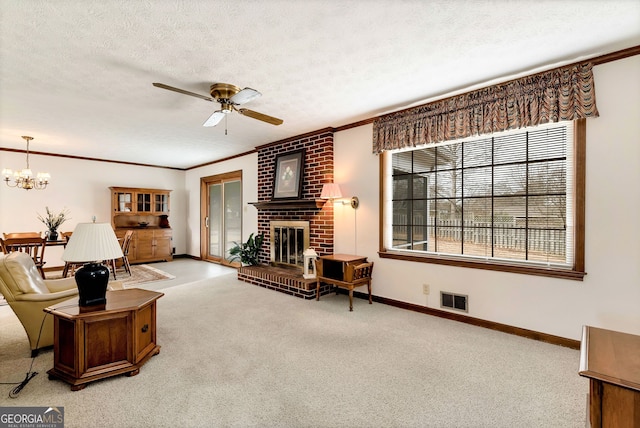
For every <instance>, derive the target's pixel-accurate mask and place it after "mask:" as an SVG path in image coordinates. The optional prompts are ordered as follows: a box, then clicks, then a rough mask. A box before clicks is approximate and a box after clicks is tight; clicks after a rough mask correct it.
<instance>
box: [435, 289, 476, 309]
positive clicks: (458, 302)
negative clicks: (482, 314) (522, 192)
mask: <svg viewBox="0 0 640 428" xmlns="http://www.w3.org/2000/svg"><path fill="white" fill-rule="evenodd" d="M468 300H469V296H464V295H462V294H453V293H445V292H444V291H441V292H440V307H441V308H449V309H455V310H458V311H464V312H469V310H468V308H467V301H468Z"/></svg>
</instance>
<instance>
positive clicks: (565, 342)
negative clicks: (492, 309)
mask: <svg viewBox="0 0 640 428" xmlns="http://www.w3.org/2000/svg"><path fill="white" fill-rule="evenodd" d="M339 292H340V293H344V294H346V293H347V290H343V289H339ZM353 295H354V297H357V298H359V299H365V300H368V299H369V295H368V294H366V293H363V292H360V291H354V293H353ZM372 299H373V301H374V302H378V303H382V304H385V305H389V306H395V307H396V308H401V309H406V310H409V311H413V312H419V313H422V314H426V315H433V316H436V317H440V318H446V319H449V320H452V321H458V322H463V323H466V324H471V325H475V326H478V327H483V328H488V329H490V330H496V331H500V332H502V333H508V334H514V335H516V336H521V337H526V338H527V339H533V340H538V341H540V342H545V343H550V344H552V345H558V346H564V347H566V348H571V349H580V341H579V340H573V339H567V338H566V337H560V336H554V335H552V334H547V333H541V332H539V331H534V330H528V329H526V328H520V327H514V326H511V325H507V324H501V323H497V322H493V321H487V320H483V319H480V318H474V317H470V316H467V315H461V314H456V313H452V312H448V311H443V310H440V309H434V308H429V307H426V306H420V305H414V304H412V303H406V302H401V301H399V300H394V299H389V298H386V297H380V296H372Z"/></svg>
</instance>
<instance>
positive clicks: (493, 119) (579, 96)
mask: <svg viewBox="0 0 640 428" xmlns="http://www.w3.org/2000/svg"><path fill="white" fill-rule="evenodd" d="M592 68H593V65H592V64H591V63H582V64H574V65H571V66H567V67H561V68H556V69H554V70H550V71H546V72H543V73H538V74H534V75H532V76H527V77H523V78H520V79H516V80H512V81H509V82H507V83H503V84H498V85H495V86H490V87H487V88H483V89H479V90H477V91H473V92H468V93H465V94H462V95H457V96H454V97H451V98H447V99H444V100H441V101H436V102H433V103H429V104H425V105H422V106H419V107H415V108H412V109H409V110H403V111H399V112H397V113H391V114H388V115H385V116H382V117H379V118H376V119H375V120H374V122H373V152H374V153H381V152H383V151H385V150H392V149H400V148H404V147H415V146H421V145H424V144H432V143H438V142H442V141H448V140H454V139H457V138H465V137H469V136H472V135H479V134H490V133H493V132H499V131H506V130H508V129H515V128H522V127H525V126H534V125H540V124H543V123H549V122H559V121H563V120H575V119H582V118H587V117H598V110H597V108H596V94H595V89H594V84H593V72H592Z"/></svg>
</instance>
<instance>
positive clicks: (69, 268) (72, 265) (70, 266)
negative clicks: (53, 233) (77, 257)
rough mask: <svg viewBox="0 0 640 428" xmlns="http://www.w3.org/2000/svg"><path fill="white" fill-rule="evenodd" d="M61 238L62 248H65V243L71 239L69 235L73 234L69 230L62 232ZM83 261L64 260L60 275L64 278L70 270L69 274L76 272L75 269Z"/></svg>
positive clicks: (79, 266) (80, 265)
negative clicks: (62, 241)
mask: <svg viewBox="0 0 640 428" xmlns="http://www.w3.org/2000/svg"><path fill="white" fill-rule="evenodd" d="M61 235H62V239H64V244H63V246H64V248H67V244H68V243H69V239H71V235H73V231H71V232H62V234H61ZM83 264H84V263H74V262H64V269H62V277H63V278H66V277H67V275H69V272H71V276H73V275H74V274H75V272H76V269H78V268H81V267H82V265H83Z"/></svg>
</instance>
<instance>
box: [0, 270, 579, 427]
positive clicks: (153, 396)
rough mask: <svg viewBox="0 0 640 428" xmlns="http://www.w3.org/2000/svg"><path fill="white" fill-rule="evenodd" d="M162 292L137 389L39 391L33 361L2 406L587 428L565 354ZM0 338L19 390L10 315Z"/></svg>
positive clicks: (260, 419) (268, 294)
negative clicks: (153, 346)
mask: <svg viewBox="0 0 640 428" xmlns="http://www.w3.org/2000/svg"><path fill="white" fill-rule="evenodd" d="M151 284H153V283H151ZM157 284H161V283H157ZM162 291H163V292H164V293H165V295H164V296H163V297H162V298H160V299H159V300H158V334H157V338H158V344H159V345H161V346H162V349H161V351H160V354H158V355H156V356H154V357H153V358H151V359H150V360H149V362H148V363H147V364H146V365H145V366H144V367H142V368H141V370H140V373H139V374H138V375H137V376H134V377H126V376H117V377H113V378H110V379H105V380H102V381H98V382H94V383H91V384H89V385H88V386H87V387H86V388H85V389H84V390H82V391H77V392H72V391H70V389H69V386H68V385H66V384H65V383H63V382H61V381H58V380H48V379H47V375H46V371H47V370H48V369H50V368H51V367H52V366H53V351H45V352H42V353H41V354H40V355H39V356H38V357H37V358H36V359H35V362H34V366H33V369H34V370H35V371H37V372H38V373H39V374H38V375H37V376H35V377H34V378H33V380H31V382H30V383H29V384H28V385H27V386H26V387H25V388H24V389H23V390H22V392H21V393H20V395H19V396H18V398H16V399H10V398H8V393H9V390H10V389H11V386H9V385H0V387H1V388H0V406H60V407H64V411H65V427H66V428H74V427H105V428H107V427H109V428H112V427H114V428H118V427H122V428H136V427H151V426H153V427H178V426H179V427H260V428H262V427H296V428H297V427H367V428H369V427H394V428H395V427H438V428H442V427H456V428H457V427H473V428H478V427H491V428H494V427H509V428H512V427H544V428H549V427H558V428H567V427H584V426H585V414H586V407H585V406H586V394H587V392H588V389H589V388H588V381H587V380H586V379H584V378H581V377H580V376H579V375H578V366H579V359H580V355H579V352H578V351H577V350H573V349H568V348H562V347H559V346H555V345H550V344H546V343H542V342H537V341H533V340H529V339H525V338H522V337H518V336H513V335H508V334H504V333H500V332H496V331H492V330H487V329H483V328H480V327H475V326H471V325H467V324H462V323H457V322H454V321H450V320H445V319H441V318H436V317H432V316H428V315H424V314H419V313H416V312H410V311H406V310H402V309H399V308H394V307H390V306H386V305H382V304H379V303H374V304H373V305H369V304H368V303H367V302H366V301H364V300H361V299H356V301H355V302H354V308H353V312H349V309H348V306H349V305H348V297H347V296H345V295H342V294H340V295H334V294H331V295H327V296H324V297H323V298H322V299H321V300H320V301H315V300H310V301H306V300H302V299H299V298H295V297H292V296H288V295H286V294H283V293H278V292H275V291H272V290H268V289H264V288H261V287H258V286H255V285H251V284H247V283H244V282H241V281H238V280H237V279H236V275H235V273H233V274H230V275H229V274H228V275H225V276H221V277H218V278H212V279H207V280H202V281H198V282H194V283H187V284H184V285H178V286H173V287H168V288H164V289H163V290H162ZM0 326H2V328H1V329H0V382H10V381H14V382H19V381H21V380H22V379H24V377H25V373H26V372H27V371H28V370H29V365H30V364H31V359H30V358H29V345H28V341H27V339H26V335H25V333H24V331H23V330H22V327H21V326H20V324H19V322H18V321H17V319H16V318H15V316H14V315H13V314H12V312H11V309H10V308H9V307H6V306H5V307H0Z"/></svg>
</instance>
